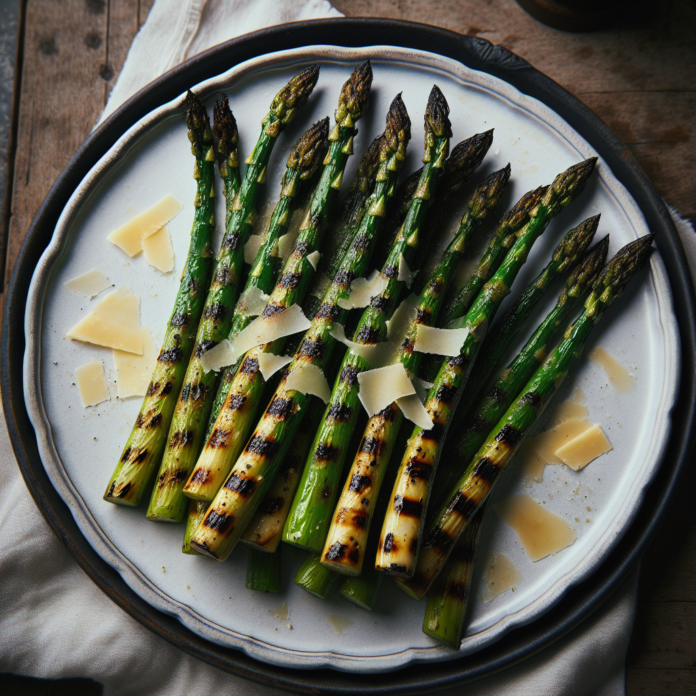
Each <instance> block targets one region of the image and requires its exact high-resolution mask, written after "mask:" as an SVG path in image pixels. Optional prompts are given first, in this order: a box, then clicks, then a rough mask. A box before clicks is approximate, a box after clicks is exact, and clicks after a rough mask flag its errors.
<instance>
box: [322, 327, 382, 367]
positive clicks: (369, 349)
mask: <svg viewBox="0 0 696 696" xmlns="http://www.w3.org/2000/svg"><path fill="white" fill-rule="evenodd" d="M329 333H330V334H331V336H333V337H334V338H335V339H336V340H337V341H339V342H340V343H343V345H344V346H347V347H348V348H349V349H350V350H352V351H353V352H354V353H355V354H356V355H359V356H360V357H361V358H362V359H363V360H365V361H366V362H367V363H368V364H369V365H370V366H371V367H374V366H375V363H376V360H377V358H378V357H379V354H380V352H381V351H382V350H383V347H384V345H385V344H384V343H373V344H371V345H364V344H362V343H355V342H354V341H351V340H350V339H348V338H346V331H345V328H344V327H343V325H342V324H338V323H336V324H334V325H333V327H332V328H331V331H329Z"/></svg>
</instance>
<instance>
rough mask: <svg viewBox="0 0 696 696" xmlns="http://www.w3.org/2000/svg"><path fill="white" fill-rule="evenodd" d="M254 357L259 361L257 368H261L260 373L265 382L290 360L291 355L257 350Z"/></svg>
mask: <svg viewBox="0 0 696 696" xmlns="http://www.w3.org/2000/svg"><path fill="white" fill-rule="evenodd" d="M256 357H257V358H258V361H259V370H261V374H262V375H263V378H264V379H265V380H266V382H268V380H269V379H270V378H271V377H273V375H274V374H275V373H276V372H278V370H280V369H281V368H283V367H285V366H286V365H287V364H288V363H290V362H292V355H273V353H262V352H259V354H258V355H257V356H256Z"/></svg>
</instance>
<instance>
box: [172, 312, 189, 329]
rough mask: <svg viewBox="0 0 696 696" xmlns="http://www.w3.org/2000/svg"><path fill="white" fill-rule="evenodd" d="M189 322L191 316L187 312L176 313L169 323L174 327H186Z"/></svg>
mask: <svg viewBox="0 0 696 696" xmlns="http://www.w3.org/2000/svg"><path fill="white" fill-rule="evenodd" d="M188 322H189V315H188V314H187V313H186V312H175V313H174V314H172V318H171V319H170V320H169V323H170V324H171V325H172V326H186V325H187V324H188Z"/></svg>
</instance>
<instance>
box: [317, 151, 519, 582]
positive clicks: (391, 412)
mask: <svg viewBox="0 0 696 696" xmlns="http://www.w3.org/2000/svg"><path fill="white" fill-rule="evenodd" d="M488 144H490V143H488ZM486 149H487V148H486ZM509 177H510V169H509V167H506V168H505V169H501V170H500V171H498V172H495V173H493V174H492V175H491V176H489V177H488V178H487V179H486V180H485V181H484V182H483V183H482V184H480V185H479V186H478V187H477V188H476V190H475V191H474V193H473V195H472V196H471V199H470V201H469V204H468V206H467V210H466V212H465V213H464V215H463V217H462V219H461V222H460V224H459V229H458V230H457V233H456V235H455V237H454V239H453V240H452V242H450V244H449V246H448V247H447V249H446V250H445V253H444V254H443V257H442V259H441V260H440V263H439V265H438V266H437V268H436V269H435V270H434V271H433V272H432V273H431V274H430V276H429V278H428V280H427V282H426V283H425V285H424V287H423V289H422V290H421V293H420V296H419V298H418V302H417V304H416V312H415V317H414V318H413V319H412V320H411V321H410V322H409V326H408V329H407V332H406V339H405V340H404V341H403V342H402V343H401V345H400V346H399V349H398V352H397V354H396V356H395V360H394V362H395V363H399V362H400V363H401V364H402V365H403V366H404V367H405V368H406V369H407V370H408V371H409V372H410V373H412V374H417V373H418V368H419V366H420V361H421V358H422V355H423V354H422V353H417V352H415V351H414V350H413V345H414V343H415V339H416V331H417V326H418V324H424V325H432V324H433V323H434V322H436V321H437V317H438V314H439V311H440V308H441V307H442V303H443V299H444V295H445V292H446V289H447V284H448V282H449V280H450V279H451V276H452V274H453V272H454V269H455V268H456V266H457V263H458V261H459V260H460V259H461V258H462V256H463V254H464V253H465V251H466V247H467V244H468V242H469V241H470V239H471V236H472V234H473V232H474V231H475V230H476V228H477V227H478V226H479V225H480V224H481V223H482V222H483V220H485V219H486V218H487V217H488V215H489V213H490V211H491V210H492V209H493V208H494V206H495V205H496V204H497V202H498V200H499V198H500V195H501V194H502V192H503V190H504V188H505V186H506V184H507V182H508V179H509ZM402 421H403V415H402V413H401V410H400V409H399V407H398V405H397V404H396V403H393V404H391V405H390V406H389V407H387V408H386V409H385V410H384V411H381V412H380V413H377V414H375V415H374V416H372V417H371V418H370V420H369V421H368V424H367V427H366V428H365V430H364V433H363V439H362V443H361V446H360V448H359V450H358V452H357V453H356V455H355V458H354V460H353V464H352V466H351V470H350V472H349V474H348V477H347V478H346V481H345V484H344V486H343V491H342V493H341V497H340V500H339V501H338V504H337V505H336V508H335V510H334V512H333V516H332V519H331V528H330V530H329V533H328V535H326V539H325V541H324V545H323V552H322V563H324V564H325V565H328V566H330V567H332V568H333V569H334V570H337V571H339V572H342V573H346V574H351V575H358V574H360V572H361V570H362V565H363V559H364V556H365V549H366V548H367V537H368V534H369V531H370V525H371V520H372V516H373V512H374V508H375V504H376V501H377V497H378V495H379V491H380V488H381V485H382V481H383V478H384V474H385V471H386V468H387V464H388V462H389V458H390V456H391V452H392V450H393V448H394V443H395V441H396V437H397V435H398V432H399V428H400V427H401V423H402Z"/></svg>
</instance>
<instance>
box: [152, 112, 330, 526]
mask: <svg viewBox="0 0 696 696" xmlns="http://www.w3.org/2000/svg"><path fill="white" fill-rule="evenodd" d="M328 133H329V119H328V118H326V119H324V120H322V121H318V122H317V123H315V124H314V125H313V126H312V127H311V128H310V129H309V130H308V131H306V132H305V133H304V134H303V135H302V136H301V137H300V139H299V140H298V141H297V142H296V143H295V145H294V146H293V148H292V149H291V151H290V156H289V158H288V163H287V169H286V171H285V175H284V176H283V181H282V189H281V196H280V200H279V201H278V203H277V205H276V207H275V209H274V211H273V214H272V216H271V219H270V223H269V226H268V230H267V233H266V238H265V240H264V243H263V246H262V247H261V249H260V250H259V253H258V255H257V257H256V259H255V261H254V264H253V266H252V268H251V272H250V274H249V277H248V279H247V282H246V285H245V292H247V291H251V289H252V288H259V290H261V291H263V292H267V291H268V290H270V287H269V286H272V284H273V281H274V277H275V274H274V272H273V266H274V264H273V258H272V255H273V253H274V251H275V247H276V244H277V241H278V239H279V237H280V236H281V235H282V234H283V233H284V232H286V231H287V228H288V226H289V224H290V217H291V214H292V212H293V210H294V209H295V208H296V206H297V202H298V200H299V198H300V197H301V195H302V193H303V188H304V185H305V183H306V182H307V181H309V180H311V178H312V176H313V175H314V173H315V172H316V170H317V168H318V166H319V163H320V162H321V160H322V159H323V157H324V154H325V152H326V145H327V136H328ZM250 169H251V167H250ZM233 215H234V212H233ZM250 215H253V212H252V213H250ZM233 219H234V217H233ZM243 258H244V252H243V249H242V247H241V246H238V247H237V249H235V252H234V254H233V256H232V258H231V262H230V265H229V266H226V269H230V270H231V269H232V268H233V267H234V269H235V270H234V273H235V274H237V273H241V262H242V261H243ZM218 268H220V264H219V263H218ZM233 288H234V285H233V286H227V289H226V292H225V293H223V292H218V293H216V299H215V302H216V304H211V302H210V299H209V300H208V302H207V304H206V311H205V312H204V320H203V322H201V325H200V326H199V328H198V339H199V340H198V341H197V343H198V345H201V346H203V345H209V343H207V344H206V343H204V342H205V341H206V339H205V338H204V336H208V337H209V338H208V339H207V340H208V341H210V340H213V341H216V342H217V341H218V340H219V339H221V338H223V337H224V332H227V330H228V325H229V324H231V325H232V328H231V331H230V333H231V334H232V335H235V334H236V333H238V332H239V331H241V330H242V329H243V328H244V327H245V326H246V325H247V324H249V322H250V321H251V320H252V316H251V315H250V313H249V311H248V309H247V304H246V302H245V301H244V297H242V298H241V300H240V302H238V303H237V306H236V307H235V310H234V314H233V316H232V318H231V320H230V321H227V320H226V319H225V318H224V317H222V316H221V315H222V314H228V307H229V306H230V305H231V303H232V302H233V301H234V297H235V295H236V292H235V290H234V289H233ZM227 300H229V303H230V304H227ZM209 309H210V310H211V311H208V310H209ZM215 321H217V326H216V327H214V326H213V323H214V322H215ZM211 336H212V339H211V338H210V337H211ZM218 381H219V380H218V376H217V375H216V374H215V373H214V372H212V371H211V372H209V373H207V374H205V373H203V370H202V367H201V363H200V357H198V356H194V357H193V358H192V359H191V362H190V363H189V367H188V371H187V377H186V378H185V379H184V388H183V390H182V393H181V397H180V398H179V401H178V402H177V405H176V408H175V409H174V416H173V418H172V424H171V426H170V428H169V437H168V440H167V446H166V448H165V453H164V457H163V459H162V463H161V465H160V469H159V474H158V477H157V483H156V484H155V487H154V489H153V491H152V497H151V499H150V505H149V507H148V510H147V518H148V519H150V520H157V521H164V522H181V520H182V519H183V516H184V512H185V511H186V507H187V504H188V499H187V498H186V496H184V493H183V488H184V484H185V482H186V480H187V479H188V477H189V476H190V474H191V469H192V468H193V465H194V464H195V461H196V458H197V457H198V453H199V450H200V445H201V442H202V441H203V436H204V434H205V433H204V427H205V424H206V421H207V420H208V416H209V414H210V410H211V407H212V405H213V395H214V393H215V387H216V384H217V383H218ZM187 388H188V391H187ZM184 395H186V397H187V398H185V399H184Z"/></svg>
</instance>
